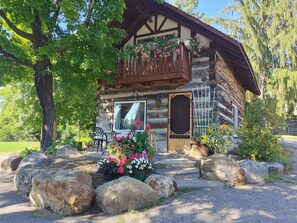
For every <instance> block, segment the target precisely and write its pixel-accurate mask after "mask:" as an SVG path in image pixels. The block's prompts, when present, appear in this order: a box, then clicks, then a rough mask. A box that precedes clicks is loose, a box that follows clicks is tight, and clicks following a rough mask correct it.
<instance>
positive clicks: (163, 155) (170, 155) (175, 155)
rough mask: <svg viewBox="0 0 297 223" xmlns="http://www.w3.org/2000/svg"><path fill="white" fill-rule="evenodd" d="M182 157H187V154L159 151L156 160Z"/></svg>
mask: <svg viewBox="0 0 297 223" xmlns="http://www.w3.org/2000/svg"><path fill="white" fill-rule="evenodd" d="M180 158H186V155H183V154H178V153H158V154H157V155H156V160H163V159H180Z"/></svg>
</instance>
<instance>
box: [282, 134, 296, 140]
mask: <svg viewBox="0 0 297 223" xmlns="http://www.w3.org/2000/svg"><path fill="white" fill-rule="evenodd" d="M281 137H282V139H296V140H297V136H292V135H281Z"/></svg>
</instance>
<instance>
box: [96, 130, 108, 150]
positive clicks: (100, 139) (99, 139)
mask: <svg viewBox="0 0 297 223" xmlns="http://www.w3.org/2000/svg"><path fill="white" fill-rule="evenodd" d="M93 141H94V146H93V148H95V147H96V148H97V153H98V150H99V146H100V148H101V152H104V151H103V143H104V142H105V146H106V145H107V143H108V137H107V134H106V133H105V132H104V131H103V129H102V128H100V127H96V128H95V131H94V138H93Z"/></svg>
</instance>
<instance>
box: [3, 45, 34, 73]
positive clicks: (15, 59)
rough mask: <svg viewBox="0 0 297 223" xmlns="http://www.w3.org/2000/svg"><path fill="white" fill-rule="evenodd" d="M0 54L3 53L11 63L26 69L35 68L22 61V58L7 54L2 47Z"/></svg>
mask: <svg viewBox="0 0 297 223" xmlns="http://www.w3.org/2000/svg"><path fill="white" fill-rule="evenodd" d="M0 53H2V54H3V55H4V56H5V57H6V58H7V59H8V60H9V61H12V62H15V63H18V64H20V65H23V66H25V67H30V68H34V66H33V64H31V63H28V62H25V61H23V60H21V59H20V58H18V57H16V56H14V55H12V54H9V53H7V52H6V51H5V50H3V48H2V47H1V46H0Z"/></svg>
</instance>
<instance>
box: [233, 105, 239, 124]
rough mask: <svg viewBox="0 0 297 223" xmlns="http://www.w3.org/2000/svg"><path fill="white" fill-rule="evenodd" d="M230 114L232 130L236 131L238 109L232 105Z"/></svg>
mask: <svg viewBox="0 0 297 223" xmlns="http://www.w3.org/2000/svg"><path fill="white" fill-rule="evenodd" d="M232 114H233V129H237V128H238V108H237V106H236V105H234V104H232Z"/></svg>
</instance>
